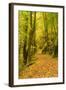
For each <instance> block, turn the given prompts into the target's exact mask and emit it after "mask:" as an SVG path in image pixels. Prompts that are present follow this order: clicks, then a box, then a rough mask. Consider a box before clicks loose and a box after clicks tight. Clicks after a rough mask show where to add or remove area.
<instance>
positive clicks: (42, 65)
mask: <svg viewBox="0 0 66 90" xmlns="http://www.w3.org/2000/svg"><path fill="white" fill-rule="evenodd" d="M35 58H36V61H35V63H34V64H32V65H30V66H29V67H27V68H26V69H25V70H24V71H21V72H20V74H19V78H20V79H22V78H45V77H57V76H58V60H57V58H52V57H51V56H50V55H44V54H37V55H36V56H35Z"/></svg>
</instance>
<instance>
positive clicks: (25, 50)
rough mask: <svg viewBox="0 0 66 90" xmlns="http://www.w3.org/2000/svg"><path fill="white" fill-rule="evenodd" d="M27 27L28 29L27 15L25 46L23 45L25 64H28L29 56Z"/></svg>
mask: <svg viewBox="0 0 66 90" xmlns="http://www.w3.org/2000/svg"><path fill="white" fill-rule="evenodd" d="M27 29H28V18H27V17H26V25H25V37H24V46H23V58H24V60H23V63H24V65H26V64H27V56H28V51H27V48H26V47H27Z"/></svg>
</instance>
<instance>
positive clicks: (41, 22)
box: [18, 11, 58, 73]
mask: <svg viewBox="0 0 66 90" xmlns="http://www.w3.org/2000/svg"><path fill="white" fill-rule="evenodd" d="M18 14H19V15H18V20H19V24H18V30H19V31H18V45H19V73H20V72H21V71H23V70H25V68H27V67H29V66H30V65H32V64H34V62H35V61H36V55H38V54H40V55H46V56H47V55H49V56H51V57H52V58H55V57H58V13H52V12H33V11H19V13H18Z"/></svg>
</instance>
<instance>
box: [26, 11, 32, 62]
mask: <svg viewBox="0 0 66 90" xmlns="http://www.w3.org/2000/svg"><path fill="white" fill-rule="evenodd" d="M31 40H32V12H30V31H29V41H28V60H27V64H29V63H30V61H31Z"/></svg>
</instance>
